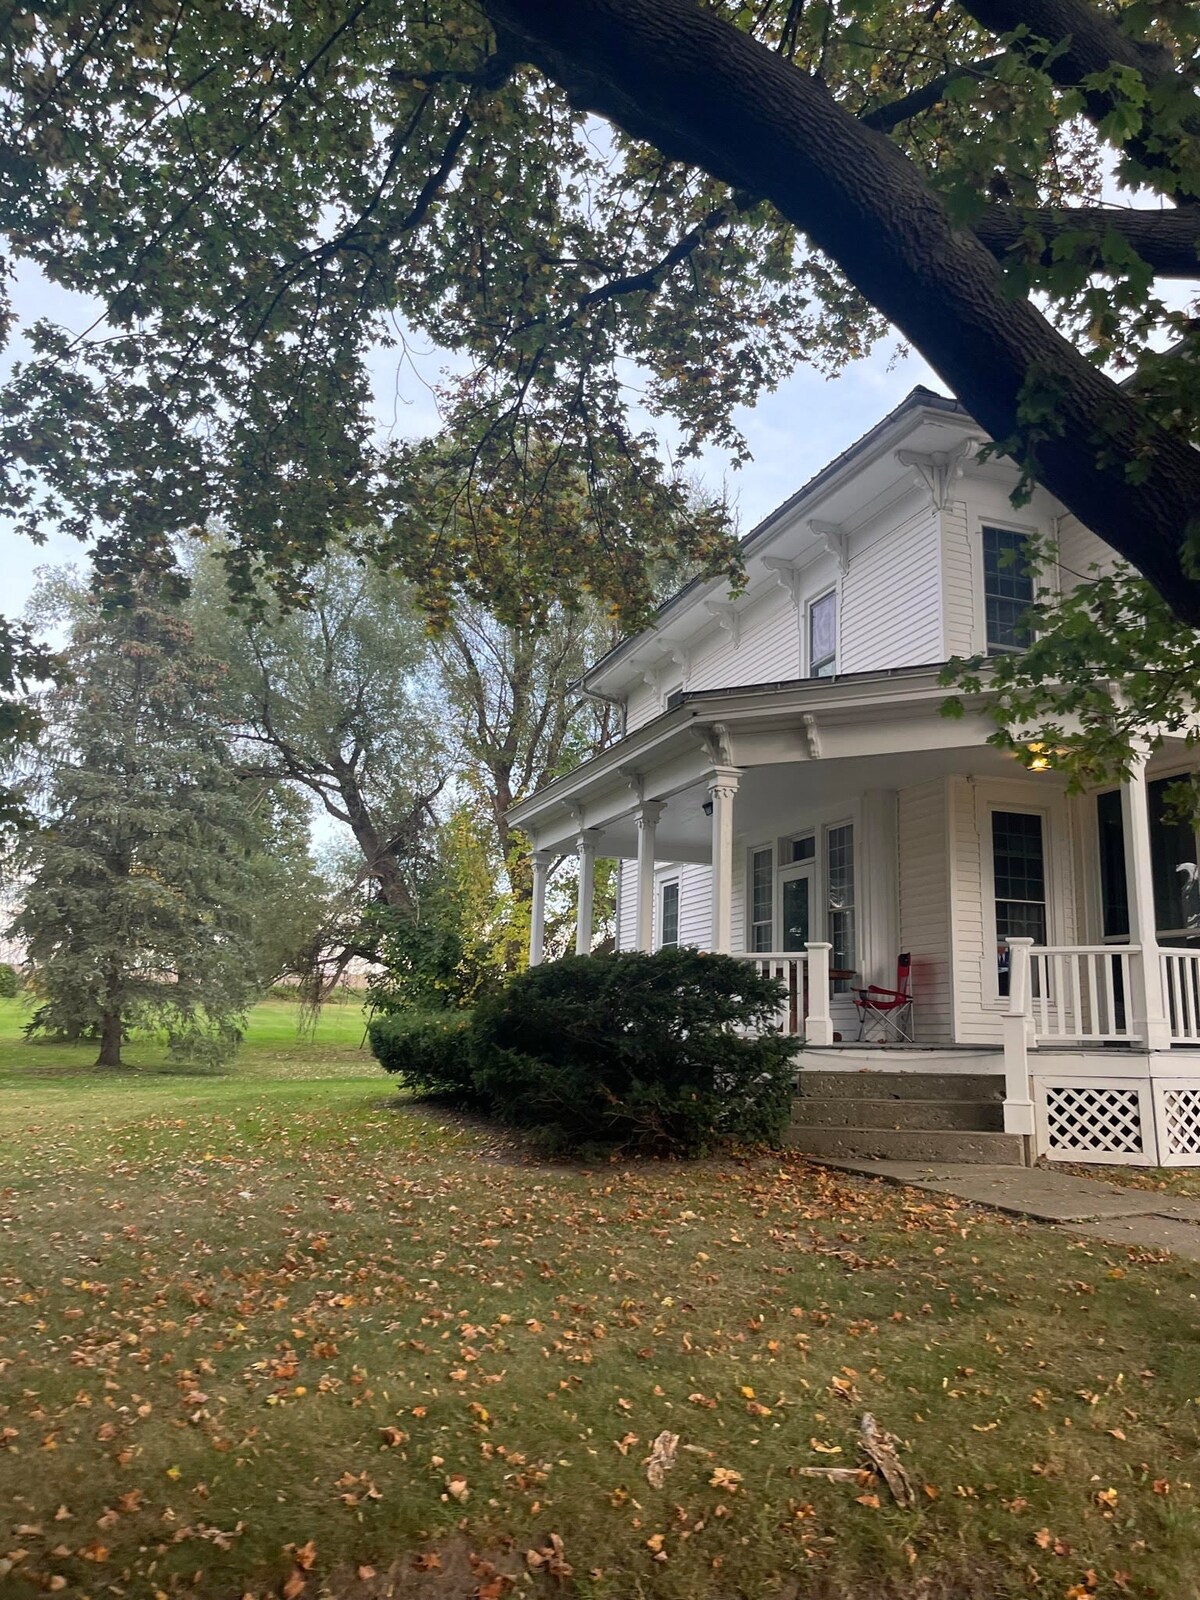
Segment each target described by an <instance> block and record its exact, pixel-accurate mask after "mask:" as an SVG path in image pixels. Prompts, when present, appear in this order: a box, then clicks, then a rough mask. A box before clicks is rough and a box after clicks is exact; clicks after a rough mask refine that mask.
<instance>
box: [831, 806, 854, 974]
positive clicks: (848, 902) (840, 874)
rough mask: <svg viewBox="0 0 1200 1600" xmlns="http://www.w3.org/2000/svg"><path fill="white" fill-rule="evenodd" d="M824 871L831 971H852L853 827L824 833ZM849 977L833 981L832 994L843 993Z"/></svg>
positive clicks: (845, 826)
mask: <svg viewBox="0 0 1200 1600" xmlns="http://www.w3.org/2000/svg"><path fill="white" fill-rule="evenodd" d="M825 856H826V872H827V875H828V880H829V942H830V944H831V945H832V946H833V949H832V950H831V951H830V952H829V965H830V966H831V967H832V968H833V969H834V971H838V970H841V971H843V972H853V971H854V968H855V966H856V965H857V957H856V953H855V938H854V827H853V824H852V823H849V822H844V823H842V824H840V825H839V826H838V827H836V828H826V830H825ZM850 982H851V980H850V979H849V978H835V979H834V983H833V992H834V993H835V994H845V993H846V992H847V991H848V990H849V988H850Z"/></svg>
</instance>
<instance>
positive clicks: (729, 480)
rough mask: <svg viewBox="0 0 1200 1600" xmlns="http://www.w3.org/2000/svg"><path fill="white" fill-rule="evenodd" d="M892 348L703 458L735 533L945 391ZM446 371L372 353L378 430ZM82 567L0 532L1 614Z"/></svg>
mask: <svg viewBox="0 0 1200 1600" xmlns="http://www.w3.org/2000/svg"><path fill="white" fill-rule="evenodd" d="M13 297H14V300H15V303H16V310H17V319H18V325H21V324H26V323H29V322H32V321H33V320H34V319H36V318H37V317H49V318H51V319H52V320H53V321H55V322H58V323H61V324H62V325H64V326H66V327H67V328H69V329H70V330H71V331H72V332H73V333H79V332H82V331H83V330H84V329H85V328H87V327H89V326H90V325H91V323H92V322H94V320H95V317H96V308H95V307H94V306H93V305H90V304H89V303H88V302H87V301H85V300H84V299H83V298H82V297H80V296H74V295H71V294H69V293H67V292H66V291H64V290H62V289H59V288H57V287H56V286H54V285H53V284H50V283H49V282H47V280H46V279H45V278H44V277H43V276H42V275H41V274H40V273H39V272H37V271H36V269H34V268H31V267H27V266H26V267H22V268H21V269H19V271H18V275H17V280H16V283H15V285H14V286H13ZM898 350H899V345H898V341H897V340H891V341H884V342H883V343H881V344H880V345H878V346H877V348H876V350H875V352H874V353H873V354H872V355H871V356H870V357H868V358H867V359H865V360H862V361H856V362H854V363H853V364H852V365H850V366H849V367H847V368H846V369H845V370H844V371H843V372H842V374H841V375H840V376H839V377H837V378H826V377H824V376H823V375H822V374H821V373H820V372H817V371H816V370H815V369H813V368H811V367H798V368H797V369H796V371H795V372H794V373H793V375H792V376H791V377H790V378H789V379H788V380H787V382H786V383H784V384H782V385H781V386H780V387H779V389H777V390H776V391H775V392H774V393H773V394H768V395H764V396H763V397H762V398H761V399H760V400H759V403H758V404H757V405H756V406H755V407H754V408H753V409H752V410H745V409H743V410H741V411H740V412H739V413H738V415H737V420H738V423H739V425H740V426H741V428H742V430H743V432H744V433H745V435H746V438H747V440H748V441H749V445H750V450H751V454H752V460H751V461H750V462H749V463H748V464H746V465H745V466H742V467H741V468H739V469H738V470H737V471H730V470H729V461H728V458H727V457H726V456H725V455H724V453H723V452H719V451H710V452H709V453H708V454H707V455H706V456H705V457H704V459H703V461H702V462H701V464H700V471H701V474H702V476H703V478H704V480H705V483H706V484H707V485H708V486H709V487H712V488H718V487H719V486H720V485H722V484H725V485H726V486H727V488H728V490H729V493H730V495H731V498H732V500H733V503H734V505H735V507H736V511H737V517H738V524H739V531H740V532H741V533H745V532H747V531H748V530H749V529H750V528H752V527H753V526H754V524H755V523H756V522H758V521H759V520H760V519H761V518H762V517H764V516H765V515H766V514H767V513H768V512H769V511H771V510H773V509H774V508H775V507H776V506H777V505H779V504H780V503H781V502H782V501H783V500H786V499H787V497H788V496H789V495H790V494H792V493H793V492H794V491H795V490H796V489H798V488H799V487H800V485H801V484H802V483H804V482H806V481H807V480H808V479H809V478H810V477H812V475H813V474H814V473H815V472H817V471H819V469H820V468H821V467H823V466H824V465H825V464H826V463H827V462H828V461H831V460H832V459H833V458H834V456H836V455H838V454H840V452H841V451H842V450H844V449H845V447H846V446H847V445H848V444H850V443H852V442H853V440H855V439H857V438H858V437H859V435H860V434H862V433H865V432H866V430H867V429H868V428H869V427H871V426H872V424H873V423H875V422H877V421H878V420H879V418H880V417H881V416H883V415H884V413H885V412H887V411H889V410H890V409H891V408H892V406H894V405H895V404H896V403H897V402H898V401H899V400H901V399H902V398H903V397H904V395H906V394H907V393H908V391H909V390H910V389H911V388H912V387H913V385H914V384H917V383H923V384H926V385H928V386H929V387H930V388H934V389H938V390H941V391H943V392H944V391H945V385H944V384H942V383H941V382H940V381H939V380H938V379H937V378H936V377H935V376H934V374H933V373H932V372H931V371H930V369H929V367H927V366H926V364H925V363H924V362H923V361H922V360H921V359H920V357H919V356H917V355H914V354H907V355H902V354H898ZM21 352H22V346H21V341H20V339H19V337H18V338H17V339H15V340H14V341H13V343H12V344H11V345H10V347H9V349H8V350H7V351H6V352H4V355H3V356H0V374H2V373H4V372H6V371H7V369H8V366H9V364H10V363H11V361H12V360H13V359H14V358H19V357H20V355H21ZM452 363H453V357H452V356H450V355H449V354H448V353H447V352H445V351H442V350H439V349H437V348H436V347H435V346H433V345H431V344H429V343H428V342H424V343H422V341H421V340H420V339H419V338H415V339H414V340H412V342H411V343H410V344H409V346H408V348H407V349H406V350H405V351H403V352H400V351H397V350H384V349H379V350H376V351H375V352H374V353H373V356H372V360H371V370H372V377H373V383H374V389H375V396H376V414H377V416H378V420H379V426H380V430H381V432H383V433H387V434H392V435H399V436H400V437H403V438H415V437H420V436H423V435H425V434H429V433H432V432H434V431H435V430H436V428H437V424H438V416H437V409H436V406H435V404H434V397H433V385H435V384H436V383H437V382H438V381H439V379H440V377H441V375H442V373H443V372H444V371H446V370H447V368H448V367H450V366H451V365H452ZM83 559H84V555H83V550H82V547H81V546H80V545H79V544H78V543H77V542H76V541H75V540H74V539H69V538H64V537H63V536H61V535H57V534H55V533H53V532H48V536H47V541H46V543H45V544H42V545H35V544H33V543H31V542H30V540H28V539H26V538H25V537H23V536H22V535H19V534H17V533H15V532H13V530H12V529H11V528H6V527H4V526H3V525H2V524H0V613H3V614H4V615H7V616H16V615H18V614H19V613H20V611H21V610H22V609H23V608H24V606H25V604H26V602H27V600H28V598H29V594H30V592H31V590H32V587H33V584H34V581H35V580H34V574H35V570H36V569H37V568H38V567H39V566H43V565H54V566H57V565H61V564H62V563H64V562H80V561H82V560H83Z"/></svg>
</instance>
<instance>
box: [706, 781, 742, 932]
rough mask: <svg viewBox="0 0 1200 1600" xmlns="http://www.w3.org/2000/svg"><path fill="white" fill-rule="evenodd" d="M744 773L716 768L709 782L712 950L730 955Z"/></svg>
mask: <svg viewBox="0 0 1200 1600" xmlns="http://www.w3.org/2000/svg"><path fill="white" fill-rule="evenodd" d="M740 778H741V773H740V771H739V770H738V769H737V767H714V768H713V770H712V774H711V776H710V777H709V780H708V793H709V796H710V798H711V801H712V933H711V937H710V941H709V944H710V948H711V949H712V951H713V953H714V954H715V955H722V956H727V955H728V954H729V952H730V951H731V950H732V949H733V800H734V796H735V795H736V794H737V791H738V781H739V779H740Z"/></svg>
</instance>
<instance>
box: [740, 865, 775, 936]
mask: <svg viewBox="0 0 1200 1600" xmlns="http://www.w3.org/2000/svg"><path fill="white" fill-rule="evenodd" d="M749 877H750V893H749V894H748V895H747V897H746V899H747V903H748V905H749V907H750V927H749V930H748V932H749V939H748V941H747V943H748V948H749V949H751V950H770V949H771V948H772V947H773V946H774V943H775V852H774V851H773V850H772V849H770V848H769V847H768V848H767V849H765V850H751V852H750V873H749Z"/></svg>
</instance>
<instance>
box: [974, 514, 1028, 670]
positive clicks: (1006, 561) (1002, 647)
mask: <svg viewBox="0 0 1200 1600" xmlns="http://www.w3.org/2000/svg"><path fill="white" fill-rule="evenodd" d="M1028 544H1029V535H1028V534H1025V533H1015V532H1014V531H1013V530H1012V529H1011V528H984V529H983V606H984V615H985V618H986V622H987V648H988V655H990V656H995V655H1002V654H1003V653H1004V652H1005V651H1006V650H1023V649H1024V648H1025V646H1026V645H1027V644H1028V643H1029V641H1030V637H1031V635H1030V631H1029V629H1028V627H1026V626H1025V625H1024V623H1023V620H1022V619H1023V618H1024V616H1025V613H1026V612H1027V611H1028V609H1029V607H1030V606H1031V605H1032V604H1033V571H1032V568H1031V567H1030V566H1029V563H1028V559H1027V556H1026V549H1027V547H1028Z"/></svg>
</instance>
